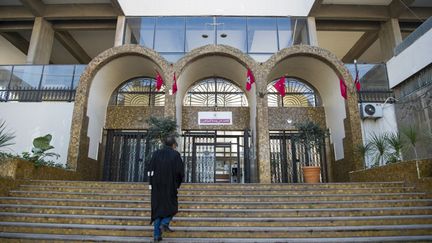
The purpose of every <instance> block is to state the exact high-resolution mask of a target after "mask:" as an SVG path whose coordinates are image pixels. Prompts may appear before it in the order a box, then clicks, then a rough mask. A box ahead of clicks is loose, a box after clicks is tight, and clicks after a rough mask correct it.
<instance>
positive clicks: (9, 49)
mask: <svg viewBox="0 0 432 243" xmlns="http://www.w3.org/2000/svg"><path fill="white" fill-rule="evenodd" d="M25 63H26V54H24V53H22V52H21V51H20V50H18V49H17V48H16V47H15V46H14V45H12V44H11V43H10V42H9V41H7V40H6V39H5V38H3V36H1V35H0V65H11V64H25Z"/></svg>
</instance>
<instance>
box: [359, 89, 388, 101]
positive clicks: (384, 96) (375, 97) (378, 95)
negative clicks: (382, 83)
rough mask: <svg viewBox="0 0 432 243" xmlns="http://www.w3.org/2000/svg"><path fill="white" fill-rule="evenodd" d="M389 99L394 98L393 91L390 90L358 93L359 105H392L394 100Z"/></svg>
mask: <svg viewBox="0 0 432 243" xmlns="http://www.w3.org/2000/svg"><path fill="white" fill-rule="evenodd" d="M389 97H391V98H394V97H395V95H394V93H393V91H391V90H367V91H359V92H358V98H359V102H360V103H364V102H370V103H384V102H387V103H393V102H394V100H395V99H389Z"/></svg>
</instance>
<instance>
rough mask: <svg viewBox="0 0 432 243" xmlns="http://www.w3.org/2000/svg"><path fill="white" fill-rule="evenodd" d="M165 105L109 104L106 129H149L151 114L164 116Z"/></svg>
mask: <svg viewBox="0 0 432 243" xmlns="http://www.w3.org/2000/svg"><path fill="white" fill-rule="evenodd" d="M163 114H164V107H162V106H161V107H143V106H108V109H107V116H106V123H105V128H106V129H147V128H148V124H147V122H146V121H147V119H148V118H149V117H150V116H163Z"/></svg>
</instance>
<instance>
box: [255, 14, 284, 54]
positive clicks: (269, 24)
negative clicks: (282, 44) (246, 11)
mask: <svg viewBox="0 0 432 243" xmlns="http://www.w3.org/2000/svg"><path fill="white" fill-rule="evenodd" d="M276 29H277V28H276V18H248V50H249V53H275V52H277V51H278V45H277V33H276Z"/></svg>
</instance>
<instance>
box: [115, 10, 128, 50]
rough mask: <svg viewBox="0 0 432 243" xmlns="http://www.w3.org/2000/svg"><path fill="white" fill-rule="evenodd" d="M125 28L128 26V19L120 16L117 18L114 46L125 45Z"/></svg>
mask: <svg viewBox="0 0 432 243" xmlns="http://www.w3.org/2000/svg"><path fill="white" fill-rule="evenodd" d="M125 26H126V17H125V16H118V17H117V25H116V32H115V37H114V46H121V45H123V37H124V35H125Z"/></svg>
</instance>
